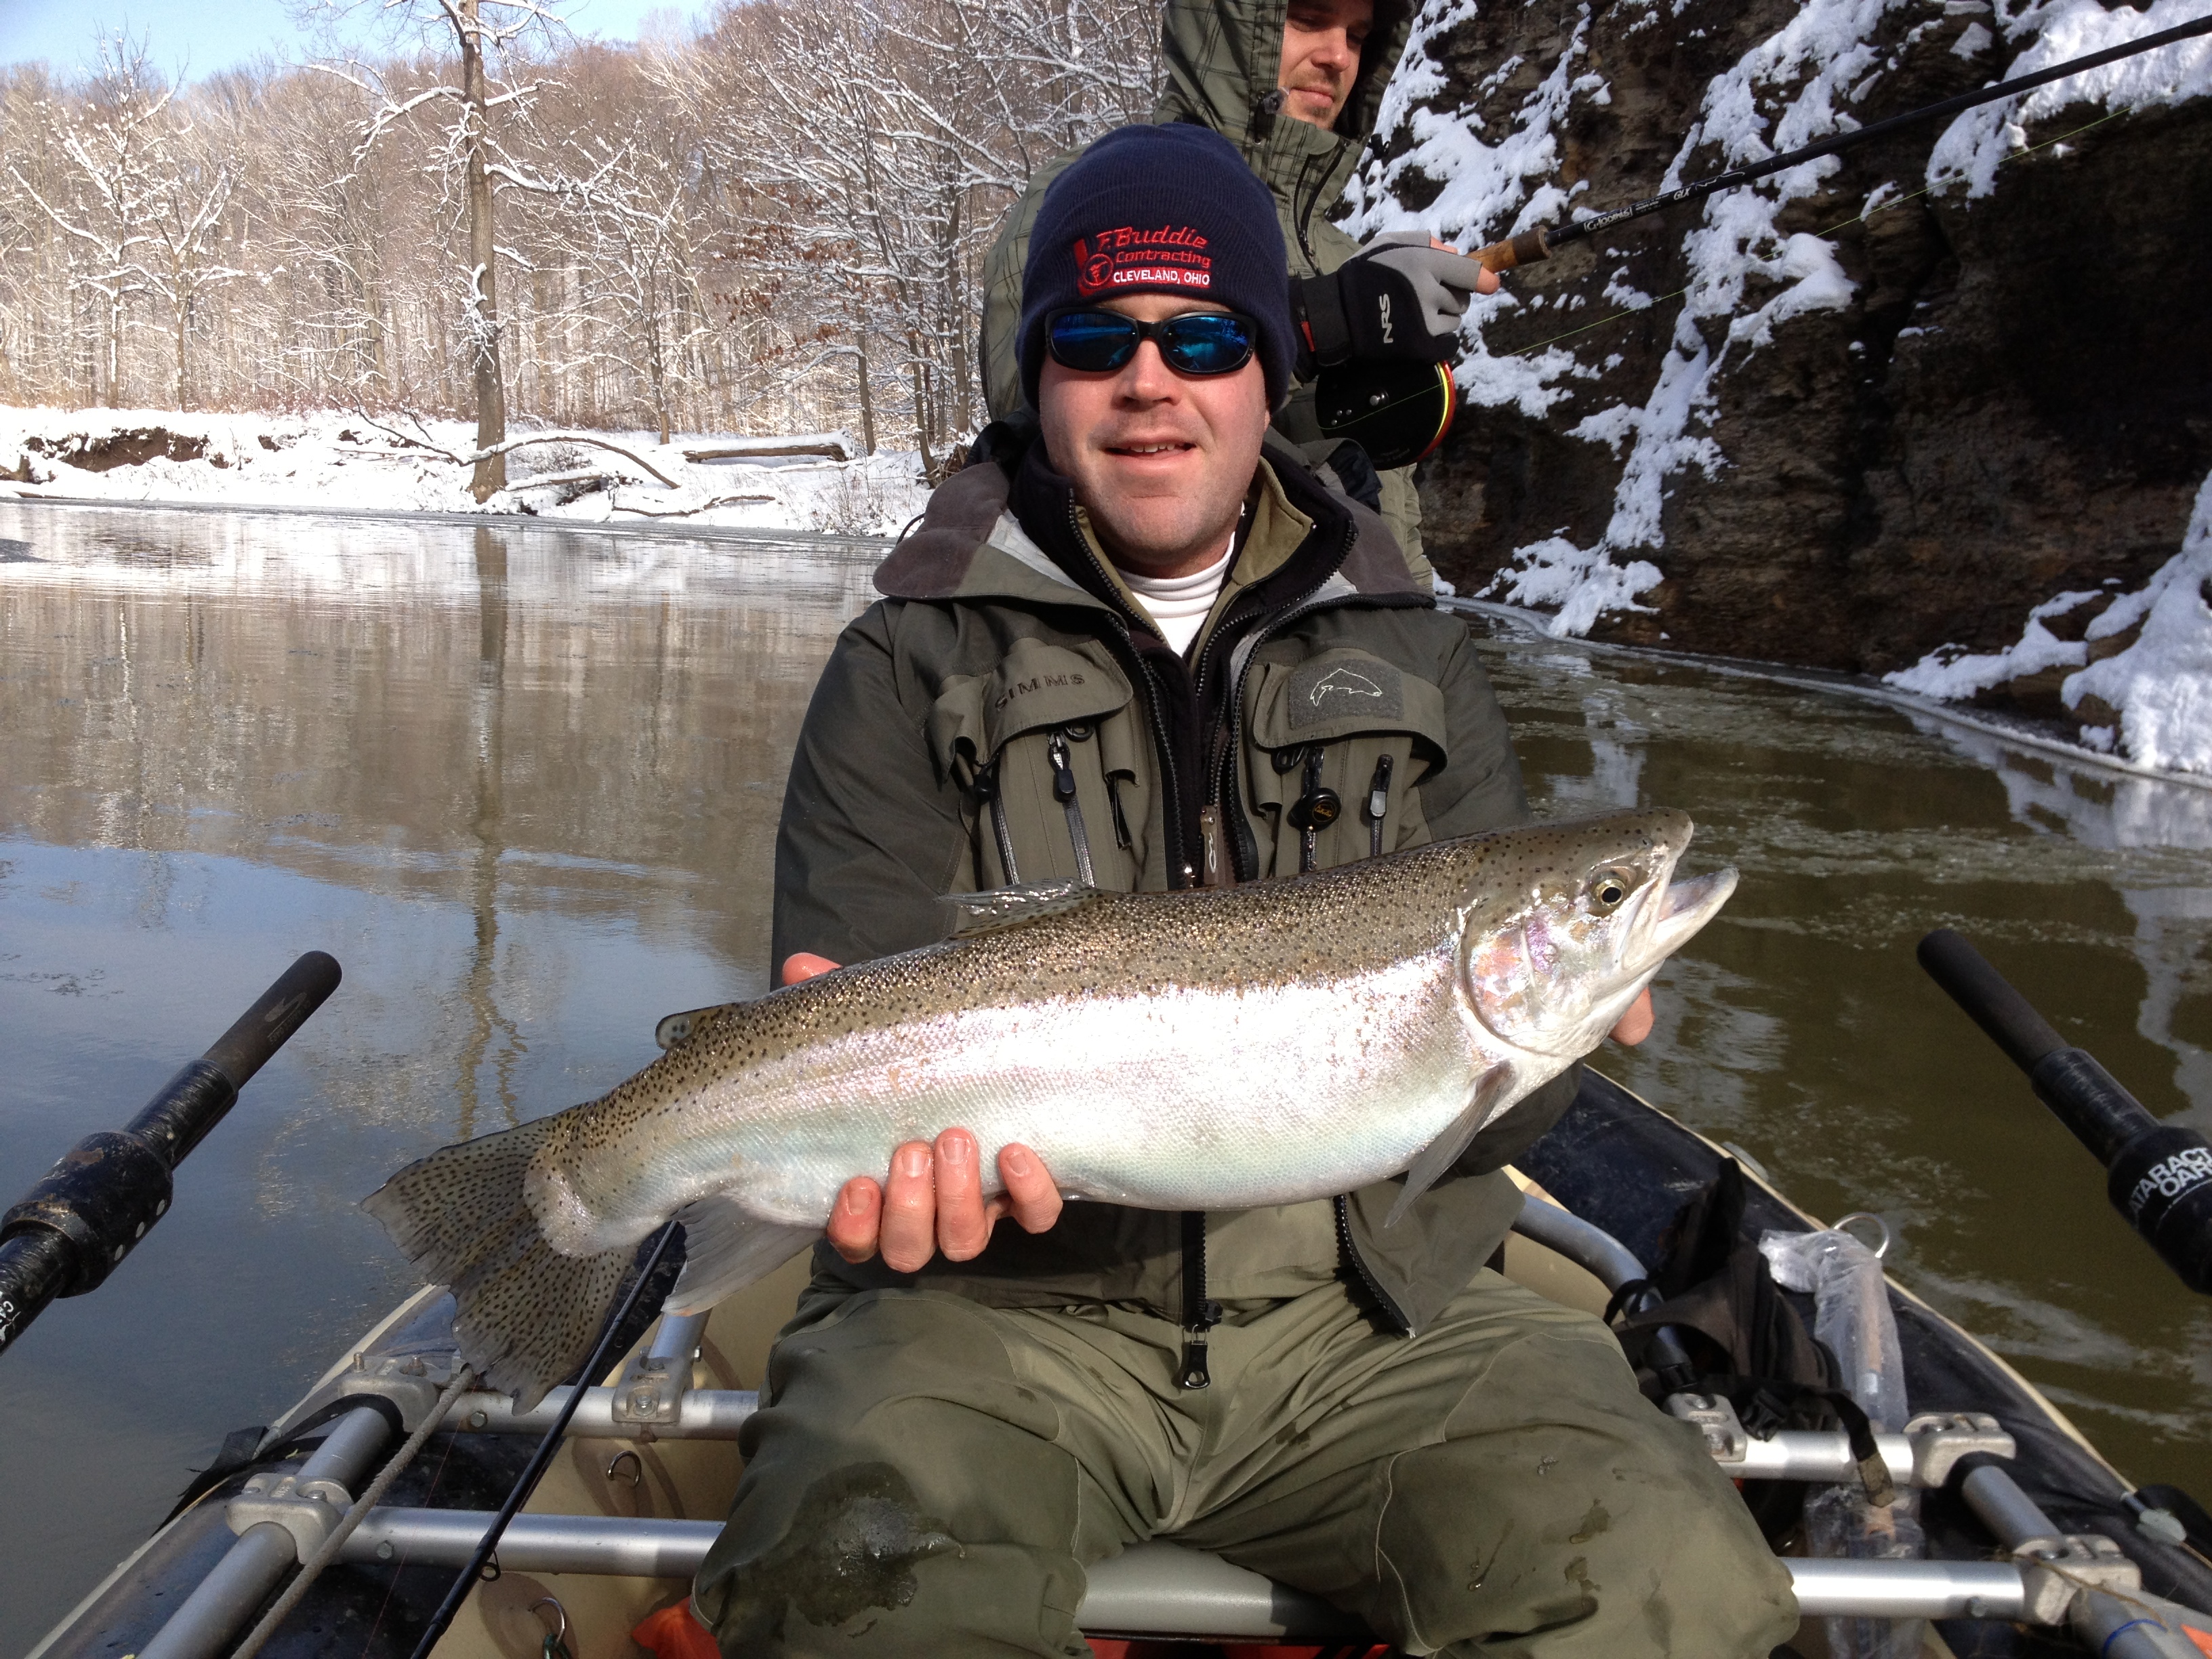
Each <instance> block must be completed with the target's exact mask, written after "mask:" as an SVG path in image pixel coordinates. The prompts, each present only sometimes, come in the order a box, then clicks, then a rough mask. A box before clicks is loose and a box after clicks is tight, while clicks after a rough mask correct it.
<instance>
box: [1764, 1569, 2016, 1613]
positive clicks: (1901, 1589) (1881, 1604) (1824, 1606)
mask: <svg viewBox="0 0 2212 1659" xmlns="http://www.w3.org/2000/svg"><path fill="white" fill-rule="evenodd" d="M1782 1565H1784V1566H1785V1567H1787V1568H1789V1569H1790V1588H1791V1589H1794V1590H1796V1593H1797V1611H1798V1613H1800V1614H1802V1616H1803V1617H1805V1618H1807V1619H1998V1620H2017V1619H2019V1618H2020V1617H2021V1615H2022V1613H2025V1612H2026V1610H2027V1587H2026V1584H2025V1583H2024V1581H2023V1580H2022V1579H2021V1571H2020V1569H2019V1567H2017V1566H2015V1565H2014V1564H2013V1563H2012V1562H2010V1561H1851V1560H1827V1559H1817V1560H1816V1559H1807V1558H1805V1557H1803V1556H1795V1555H1792V1556H1784V1558H1783V1561H1782Z"/></svg>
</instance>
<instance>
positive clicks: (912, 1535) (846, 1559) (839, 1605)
mask: <svg viewBox="0 0 2212 1659" xmlns="http://www.w3.org/2000/svg"><path fill="white" fill-rule="evenodd" d="M960 1553H961V1549H960V1544H959V1541H957V1539H955V1538H954V1537H953V1536H952V1535H951V1533H950V1532H948V1531H947V1530H946V1529H945V1522H942V1521H939V1520H937V1519H935V1518H933V1517H932V1516H927V1515H925V1514H923V1513H922V1511H921V1501H920V1500H919V1498H916V1496H915V1490H914V1487H913V1486H912V1484H911V1483H910V1482H909V1481H908V1480H907V1478H906V1476H905V1475H903V1474H901V1473H900V1472H899V1471H898V1470H897V1469H896V1468H893V1467H892V1466H891V1465H890V1464H889V1463H876V1462H872V1463H854V1464H848V1465H847V1466H846V1467H844V1468H837V1469H832V1470H831V1471H829V1474H825V1475H823V1476H822V1478H821V1479H819V1480H817V1481H815V1482H814V1484H813V1485H812V1486H809V1487H808V1488H807V1489H806V1492H805V1494H804V1495H803V1496H802V1497H801V1498H799V1504H798V1507H797V1508H796V1509H795V1510H793V1513H792V1516H791V1519H790V1522H788V1523H787V1525H786V1527H785V1528H784V1532H783V1536H782V1537H781V1539H780V1540H779V1541H777V1543H776V1544H775V1547H774V1548H773V1549H771V1550H769V1552H768V1553H766V1554H765V1555H763V1556H761V1557H759V1558H758V1559H756V1560H753V1561H750V1562H748V1563H744V1564H743V1565H739V1566H738V1569H737V1571H736V1572H735V1573H734V1574H733V1575H732V1579H731V1582H730V1588H729V1598H728V1601H727V1602H726V1606H725V1609H724V1612H723V1615H722V1618H721V1620H720V1624H719V1626H718V1627H717V1630H716V1634H717V1635H718V1636H719V1637H720V1639H721V1643H722V1648H723V1650H724V1651H725V1652H738V1653H750V1652H753V1651H756V1650H758V1649H759V1648H761V1647H763V1646H764V1645H765V1644H769V1643H780V1642H782V1641H784V1640H786V1639H787V1625H788V1624H789V1622H790V1619H791V1615H792V1614H793V1613H797V1614H798V1615H799V1619H801V1620H804V1621H805V1625H806V1626H809V1627H810V1628H811V1629H812V1630H815V1631H824V1632H826V1631H833V1630H838V1629H840V1627H842V1626H846V1625H848V1624H849V1623H850V1622H851V1621H852V1620H855V1619H860V1618H862V1617H864V1616H867V1615H870V1614H873V1615H874V1616H875V1617H876V1618H878V1619H879V1618H880V1617H881V1615H882V1613H885V1612H890V1613H896V1611H897V1610H898V1609H899V1608H901V1607H906V1606H908V1604H909V1603H911V1602H912V1601H913V1600H914V1598H915V1593H916V1592H917V1591H918V1590H919V1589H920V1588H921V1585H920V1583H919V1582H918V1581H917V1580H916V1578H915V1566H916V1565H918V1564H919V1563H921V1562H922V1561H924V1560H927V1559H928V1558H929V1557H931V1556H933V1555H954V1556H957V1555H958V1554H960ZM843 1633H844V1634H847V1635H857V1634H859V1633H860V1632H858V1631H856V1630H854V1631H845V1632H843ZM789 1634H790V1635H791V1636H796V1634H797V1632H790V1633H789Z"/></svg>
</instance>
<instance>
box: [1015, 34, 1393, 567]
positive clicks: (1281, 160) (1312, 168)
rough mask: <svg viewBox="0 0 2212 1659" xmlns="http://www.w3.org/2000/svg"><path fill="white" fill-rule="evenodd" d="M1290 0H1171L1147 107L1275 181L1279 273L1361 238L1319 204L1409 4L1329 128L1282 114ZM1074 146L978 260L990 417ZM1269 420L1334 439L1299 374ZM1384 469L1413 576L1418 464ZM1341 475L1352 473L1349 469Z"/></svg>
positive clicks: (1343, 164) (1374, 109)
mask: <svg viewBox="0 0 2212 1659" xmlns="http://www.w3.org/2000/svg"><path fill="white" fill-rule="evenodd" d="M1288 9H1289V8H1288V0H1167V4H1166V5H1165V6H1164V8H1163V9H1162V13H1161V18H1160V48H1161V53H1162V56H1163V57H1164V59H1165V64H1166V69H1167V75H1168V82H1167V87H1166V89H1165V90H1164V92H1163V93H1162V94H1161V95H1160V100H1159V103H1158V105H1157V106H1155V107H1154V109H1153V111H1152V119H1153V120H1154V121H1155V122H1166V121H1194V122H1197V123H1199V124H1200V125H1204V126H1209V127H1212V129H1213V130H1214V131H1216V132H1218V133H1221V134H1222V135H1224V136H1225V137H1227V138H1228V139H1229V140H1230V141H1231V143H1234V144H1235V145H1236V146H1237V149H1238V150H1239V151H1241V152H1242V153H1243V156H1244V160H1245V161H1246V163H1247V164H1248V165H1249V166H1250V167H1251V169H1252V171H1253V172H1255V173H1257V174H1259V175H1260V178H1261V179H1262V180H1263V181H1264V182H1265V183H1266V184H1267V187H1268V188H1269V189H1270V190H1272V191H1273V192H1274V195H1275V208H1276V211H1277V214H1278V215H1279V217H1280V219H1281V222H1282V228H1283V246H1284V249H1285V252H1286V253H1287V254H1288V256H1289V259H1290V270H1289V271H1288V272H1287V273H1286V276H1316V275H1318V274H1320V273H1322V272H1324V271H1330V270H1335V269H1336V268H1337V267H1338V266H1339V265H1340V264H1343V263H1344V262H1345V261H1346V259H1349V258H1351V257H1352V255H1353V254H1354V253H1356V252H1358V251H1359V245H1358V243H1357V242H1355V241H1353V240H1352V238H1351V237H1349V236H1347V235H1346V234H1344V232H1342V231H1340V230H1339V229H1338V228H1336V227H1335V226H1334V225H1333V224H1331V223H1330V222H1328V218H1327V217H1326V215H1327V213H1328V210H1329V209H1330V208H1331V207H1333V206H1334V204H1336V202H1337V200H1338V198H1339V197H1341V196H1342V195H1343V194H1344V187H1345V185H1346V183H1347V182H1349V180H1350V179H1351V178H1352V171H1353V169H1354V168H1355V167H1357V166H1358V162H1359V156H1360V152H1361V150H1362V149H1364V146H1365V144H1366V143H1367V139H1368V137H1369V136H1370V134H1371V133H1372V132H1373V131H1375V124H1376V119H1377V118H1378V117H1379V115H1380V113H1381V111H1382V106H1383V88H1384V87H1385V86H1386V85H1388V83H1389V79H1390V72H1391V70H1393V69H1394V68H1395V67H1396V65H1397V62H1398V59H1399V57H1400V56H1401V54H1402V53H1403V52H1404V51H1405V49H1406V40H1407V36H1408V34H1409V33H1411V31H1412V28H1413V15H1412V13H1411V11H1410V10H1409V9H1407V7H1406V6H1405V5H1404V4H1402V3H1399V0H1376V7H1375V25H1374V27H1373V29H1372V31H1371V32H1370V33H1369V35H1368V37H1367V42H1366V45H1365V46H1364V48H1363V49H1362V51H1361V52H1360V62H1359V78H1358V82H1356V83H1355V84H1354V85H1353V87H1352V95H1351V96H1350V97H1349V98H1347V99H1346V100H1345V105H1344V108H1343V110H1342V111H1341V112H1340V113H1339V115H1338V116H1337V119H1336V125H1335V127H1334V130H1333V131H1328V132H1324V131H1322V130H1321V129H1320V128H1318V127H1316V126H1311V125H1308V124H1307V123H1305V122H1304V121H1299V120H1295V119H1293V118H1291V117H1290V116H1287V115H1283V114H1280V113H1279V109H1280V107H1281V103H1282V99H1281V96H1280V94H1279V93H1278V92H1277V91H1276V88H1275V76H1276V70H1277V68H1278V66H1279V64H1281V62H1282V52H1283V21H1284V16H1285V13H1286V11H1287V10H1288ZM1074 159H1075V158H1074V155H1073V154H1070V155H1062V156H1059V157H1057V158H1055V159H1054V161H1051V162H1049V163H1048V164H1047V165H1046V166H1044V167H1040V168H1039V169H1038V170H1037V171H1036V173H1035V174H1033V175H1032V176H1031V177H1030V182H1029V187H1028V189H1027V190H1025V191H1024V192H1023V194H1022V197H1021V199H1020V200H1019V201H1018V202H1017V203H1016V204H1014V206H1013V208H1012V210H1011V211H1010V212H1009V213H1008V214H1007V216H1006V222H1005V224H1004V225H1002V226H1001V227H1000V231H999V236H998V240H997V241H996V242H994V244H993V245H992V247H991V252H990V254H989V257H988V258H987V259H986V260H985V262H984V266H983V330H982V344H981V353H982V362H983V375H984V392H985V398H986V401H987V403H988V404H989V406H990V411H991V416H992V418H993V419H994V420H1005V419H1007V418H1008V417H1009V416H1012V415H1013V414H1014V412H1015V411H1016V410H1018V409H1020V408H1021V407H1022V404H1023V398H1022V380H1021V369H1020V365H1019V363H1018V361H1017V351H1018V346H1019V343H1020V321H1021V310H1022V271H1023V269H1024V266H1025V265H1026V264H1027V263H1028V260H1029V249H1030V225H1031V223H1032V222H1034V221H1035V220H1036V210H1037V205H1038V204H1039V203H1040V202H1042V200H1043V198H1044V192H1045V189H1046V187H1047V186H1048V185H1050V184H1051V183H1052V181H1053V180H1054V179H1056V178H1058V177H1059V176H1060V171H1061V169H1063V168H1064V167H1066V166H1067V164H1068V163H1069V162H1070V161H1073V160H1074ZM1275 429H1276V430H1277V431H1278V432H1279V433H1281V434H1282V435H1284V436H1285V438H1287V439H1289V440H1290V441H1291V442H1292V443H1293V444H1296V445H1298V446H1300V447H1301V448H1302V449H1304V451H1305V453H1306V456H1307V459H1309V460H1310V461H1313V462H1319V461H1320V460H1321V459H1322V457H1323V455H1324V454H1325V453H1326V452H1327V451H1328V449H1330V448H1331V447H1333V446H1330V445H1328V444H1327V443H1324V442H1323V441H1322V435H1321V428H1320V426H1319V425H1318V424H1317V423H1316V421H1315V418H1314V412H1313V389H1312V386H1311V385H1310V383H1306V384H1302V385H1300V386H1298V387H1297V389H1296V390H1294V391H1293V392H1291V398H1290V402H1289V403H1288V404H1286V405H1285V407H1284V408H1282V409H1280V410H1277V411H1276V414H1275ZM1380 476H1381V480H1382V498H1381V509H1382V514H1383V521H1384V522H1385V523H1386V524H1388V525H1389V527H1390V532H1391V534H1392V535H1394V536H1395V537H1396V538H1397V540H1398V544H1399V545H1400V546H1401V548H1403V549H1405V550H1406V552H1407V556H1408V562H1409V563H1410V564H1411V565H1412V567H1413V571H1414V573H1415V574H1416V575H1417V576H1421V577H1425V576H1426V575H1427V574H1428V569H1429V567H1428V563H1427V561H1426V559H1425V557H1424V556H1422V553H1421V535H1420V525H1421V507H1420V498H1419V495H1416V494H1415V493H1414V489H1413V469H1412V468H1410V467H1402V468H1400V469H1398V470H1396V471H1390V472H1385V473H1383V474H1382V475H1380ZM1346 482H1347V483H1350V482H1351V481H1350V480H1346Z"/></svg>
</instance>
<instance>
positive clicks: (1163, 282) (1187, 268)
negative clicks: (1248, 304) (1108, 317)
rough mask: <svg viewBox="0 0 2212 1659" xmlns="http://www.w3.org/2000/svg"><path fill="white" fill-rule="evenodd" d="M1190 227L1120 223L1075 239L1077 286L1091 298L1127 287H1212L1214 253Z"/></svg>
mask: <svg viewBox="0 0 2212 1659" xmlns="http://www.w3.org/2000/svg"><path fill="white" fill-rule="evenodd" d="M1205 248H1206V238H1205V237H1203V236H1201V235H1200V234H1198V233H1197V232H1196V231H1194V230H1193V229H1192V228H1190V227H1189V226H1188V225H1155V226H1149V227H1147V226H1143V225H1123V226H1121V228H1119V229H1116V230H1102V231H1100V232H1099V233H1098V234H1097V235H1096V236H1079V237H1077V238H1076V239H1075V290H1076V292H1077V293H1078V294H1079V295H1082V296H1083V298H1085V299H1086V300H1089V299H1094V298H1096V297H1097V295H1101V294H1111V293H1113V292H1114V291H1115V289H1127V288H1212V286H1213V256H1212V254H1210V253H1207V252H1205V251H1204V250H1205Z"/></svg>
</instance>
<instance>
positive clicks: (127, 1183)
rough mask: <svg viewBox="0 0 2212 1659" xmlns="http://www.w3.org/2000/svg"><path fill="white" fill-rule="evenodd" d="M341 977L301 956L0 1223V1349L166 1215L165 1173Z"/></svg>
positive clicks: (92, 1283)
mask: <svg viewBox="0 0 2212 1659" xmlns="http://www.w3.org/2000/svg"><path fill="white" fill-rule="evenodd" d="M341 977H343V975H342V973H341V971H340V969H339V968H338V964H337V961H336V960H335V959H334V958H332V957H328V956H325V954H324V953H323V952H322V951H308V952H307V955H305V956H303V957H301V958H300V959H299V960H298V961H297V962H295V963H293V964H292V965H291V966H290V967H289V968H288V969H285V970H284V972H283V975H282V976H281V977H280V978H279V979H278V980H277V981H276V983H275V984H274V985H271V986H270V987H269V988H268V989H267V990H265V991H264V992H263V993H262V994H261V995H260V997H259V998H258V1000H256V1001H255V1002H254V1005H253V1006H252V1007H251V1008H248V1009H247V1010H246V1012H244V1013H243V1014H240V1016H239V1017H238V1019H237V1021H236V1022H235V1023H234V1024H233V1025H232V1026H231V1028H230V1029H229V1030H228V1031H225V1032H224V1033H223V1034H222V1036H220V1037H218V1038H217V1039H216V1044H215V1046H214V1047H213V1048H210V1049H209V1050H208V1051H207V1052H206V1053H205V1054H202V1055H201V1056H200V1057H199V1058H198V1059H197V1060H194V1061H192V1062H191V1064H190V1065H189V1066H185V1068H184V1069H183V1070H182V1071H180V1072H179V1073H177V1074H176V1076H174V1077H173V1078H171V1079H169V1080H168V1082H167V1083H166V1084H165V1085H162V1087H161V1092H159V1093H158V1094H156V1095H155V1097H154V1098H153V1099H152V1100H150V1101H149V1102H148V1103H146V1108H145V1109H144V1110H143V1111H142V1112H140V1113H139V1114H138V1115H137V1117H135V1118H133V1119H131V1127H128V1128H127V1129H124V1130H121V1131H119V1132H112V1131H108V1130H102V1131H101V1132H100V1133H98V1134H92V1135H87V1136H86V1137H85V1138H84V1139H82V1140H80V1141H79V1142H77V1144H76V1146H74V1147H72V1148H70V1151H69V1152H67V1153H66V1154H65V1155H64V1157H63V1158H62V1160H61V1162H60V1163H58V1164H55V1165H54V1167H53V1168H52V1170H49V1171H48V1172H47V1174H46V1179H44V1180H43V1181H41V1182H39V1184H38V1185H37V1186H35V1187H33V1188H31V1190H30V1192H29V1193H28V1194H26V1195H25V1196H24V1199H23V1201H22V1202H21V1203H20V1204H18V1205H16V1206H15V1207H14V1208H12V1209H10V1210H9V1211H8V1212H7V1213H6V1214H4V1215H0V1353H4V1352H7V1350H8V1349H9V1347H10V1346H12V1345H13V1344H14V1343H15V1340H16V1339H17V1338H18V1337H20V1336H21V1335H22V1334H23V1331H24V1329H25V1328H26V1327H27V1326H28V1325H29V1324H30V1322H32V1321H33V1319H36V1318H37V1317H38V1316H39V1315H40V1313H41V1312H42V1311H44V1310H45V1309H46V1304H49V1303H50V1302H52V1301H53V1300H54V1298H55V1297H62V1296H82V1295H83V1294H85V1292H86V1291H94V1290H97V1289H99V1288H100V1285H101V1283H102V1282H103V1281H104V1280H106V1278H107V1275H108V1274H109V1273H112V1272H113V1271H114V1270H115V1267H116V1264H117V1263H118V1262H120V1261H122V1260H123V1258H124V1257H125V1256H126V1255H130V1254H131V1250H132V1249H134V1248H135V1247H136V1246H137V1243H138V1241H139V1240H140V1239H142V1238H143V1237H146V1235H147V1233H148V1232H149V1231H150V1230H151V1229H152V1227H153V1225H154V1224H155V1222H156V1221H159V1220H160V1219H161V1218H162V1216H163V1215H165V1214H167V1212H168V1208H169V1200H170V1198H171V1196H172V1195H173V1189H174V1184H173V1181H172V1179H171V1177H172V1176H173V1173H174V1171H175V1170H176V1167H177V1165H178V1164H181V1163H183V1162H184V1161H185V1155H186V1154H187V1153H189V1152H191V1150H192V1148H193V1147H195V1146H198V1145H199V1144H200V1142H201V1141H202V1140H203V1139H205V1138H206V1136H207V1133H208V1131H209V1130H210V1129H212V1128H214V1127H215V1126H216V1124H218V1123H220V1122H221V1121H222V1115H223V1114H224V1113H226V1112H228V1110H229V1109H230V1108H231V1105H232V1103H234V1101H236V1100H237V1098H238V1091H240V1089H243V1088H244V1087H245V1086H246V1083H247V1081H248V1079H251V1078H252V1076H253V1074H254V1073H256V1072H258V1071H259V1070H260V1069H261V1068H262V1066H264V1065H266V1064H267V1063H268V1060H269V1057H270V1055H271V1054H275V1053H276V1051H277V1050H278V1049H279V1048H283V1046H284V1042H285V1039H287V1038H288V1037H289V1036H291V1035H292V1033H293V1032H295V1031H296V1030H299V1029H300V1027H301V1024H304V1023H305V1021H306V1020H307V1016H308V1015H310V1014H312V1013H313V1012H315V1010H316V1009H318V1008H319V1007H321V1006H323V1003H324V1000H325V999H326V998H327V997H328V996H329V995H330V994H331V992H333V991H335V990H337V987H338V981H339V979H340V978H341Z"/></svg>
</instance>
